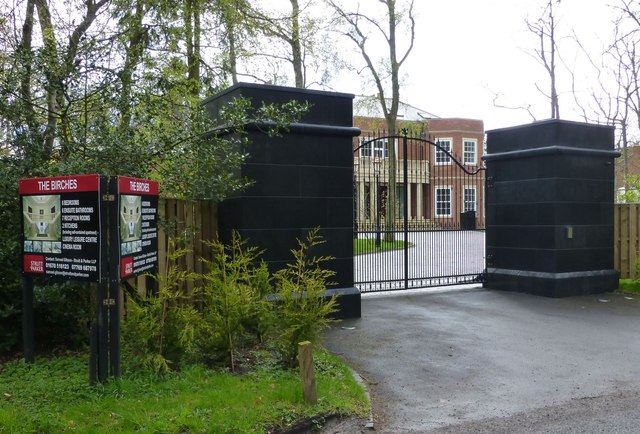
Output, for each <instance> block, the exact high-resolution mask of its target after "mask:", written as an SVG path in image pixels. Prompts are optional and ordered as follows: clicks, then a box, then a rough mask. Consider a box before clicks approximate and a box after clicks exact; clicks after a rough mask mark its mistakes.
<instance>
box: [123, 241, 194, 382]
mask: <svg viewBox="0 0 640 434" xmlns="http://www.w3.org/2000/svg"><path fill="white" fill-rule="evenodd" d="M170 246H172V249H170V251H169V252H168V253H167V260H168V262H169V266H168V267H167V269H166V274H165V275H156V280H157V283H158V294H157V295H155V296H154V295H142V296H140V298H139V299H137V300H134V299H132V298H130V299H128V301H127V315H126V318H125V321H124V323H123V326H122V335H123V342H124V345H123V354H124V356H125V358H127V361H128V364H129V365H130V367H131V368H133V369H136V368H139V369H144V370H148V371H151V372H154V373H157V374H163V373H166V372H168V371H170V370H171V369H172V365H174V364H175V363H176V362H179V360H180V357H181V355H182V354H183V353H184V348H183V345H182V342H183V341H184V333H185V330H189V324H191V323H192V319H191V310H190V309H189V308H188V305H187V303H188V301H189V298H188V297H187V295H185V294H184V293H183V292H182V290H181V287H182V284H183V283H184V282H186V281H188V280H190V279H192V278H193V274H192V273H189V272H187V271H184V270H180V268H179V267H178V265H177V261H178V259H179V258H181V257H182V256H184V255H185V254H186V253H187V252H188V250H187V249H186V248H175V243H170ZM181 338H182V339H181Z"/></svg>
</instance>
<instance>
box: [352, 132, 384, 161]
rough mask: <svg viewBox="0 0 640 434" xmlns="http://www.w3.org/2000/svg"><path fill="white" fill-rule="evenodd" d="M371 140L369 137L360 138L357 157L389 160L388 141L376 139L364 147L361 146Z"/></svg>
mask: <svg viewBox="0 0 640 434" xmlns="http://www.w3.org/2000/svg"><path fill="white" fill-rule="evenodd" d="M369 140H371V138H370V137H362V138H360V148H359V150H358V155H359V156H360V157H365V158H375V157H378V158H381V159H388V158H389V141H388V140H387V139H384V140H383V139H378V140H373V141H371V142H369V143H367V144H366V145H363V143H364V142H368V141H369Z"/></svg>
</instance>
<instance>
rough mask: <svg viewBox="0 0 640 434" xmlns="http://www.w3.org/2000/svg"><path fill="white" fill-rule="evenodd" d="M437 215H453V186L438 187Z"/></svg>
mask: <svg viewBox="0 0 640 434" xmlns="http://www.w3.org/2000/svg"><path fill="white" fill-rule="evenodd" d="M436 217H451V187H436Z"/></svg>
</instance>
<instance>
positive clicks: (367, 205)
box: [364, 184, 371, 220]
mask: <svg viewBox="0 0 640 434" xmlns="http://www.w3.org/2000/svg"><path fill="white" fill-rule="evenodd" d="M364 218H365V219H367V220H368V219H370V218H371V187H370V186H369V184H365V185H364Z"/></svg>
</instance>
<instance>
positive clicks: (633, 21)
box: [572, 0, 640, 190]
mask: <svg viewBox="0 0 640 434" xmlns="http://www.w3.org/2000/svg"><path fill="white" fill-rule="evenodd" d="M633 3H635V2H632V1H631V0H622V1H621V4H620V6H618V7H616V9H617V10H618V18H617V19H616V21H615V22H614V24H615V26H614V34H613V35H612V36H613V41H612V43H611V44H610V45H609V46H608V47H607V48H606V50H605V51H604V53H598V56H593V55H592V53H589V52H588V51H587V49H586V48H585V47H584V46H583V44H582V43H581V41H580V38H579V37H578V36H577V35H574V40H575V41H576V43H577V44H578V46H579V47H580V49H581V51H582V53H583V54H584V55H585V56H586V58H587V59H588V61H589V63H590V65H591V66H592V68H593V69H594V70H595V71H596V76H597V80H595V87H594V88H592V90H591V92H590V95H589V98H588V99H587V100H586V101H581V100H580V99H579V98H578V97H577V95H576V92H575V90H574V99H575V102H576V104H577V106H578V107H579V108H580V110H581V111H582V117H583V119H584V120H585V121H586V122H589V121H595V122H602V121H604V122H606V123H607V124H608V125H615V126H616V127H617V128H618V134H617V147H618V148H619V149H620V150H621V151H622V154H623V158H622V159H621V160H620V161H619V164H622V173H623V178H624V184H625V190H629V189H630V185H629V180H630V177H629V165H628V158H627V157H628V151H627V149H628V147H629V146H630V145H633V144H634V143H637V141H638V138H637V137H635V138H634V132H635V134H638V132H640V87H639V86H640V60H639V59H638V55H639V54H640V17H639V14H640V11H634V9H633V7H632V5H633ZM594 57H595V59H598V60H594ZM572 81H573V82H575V77H573V78H572Z"/></svg>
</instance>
